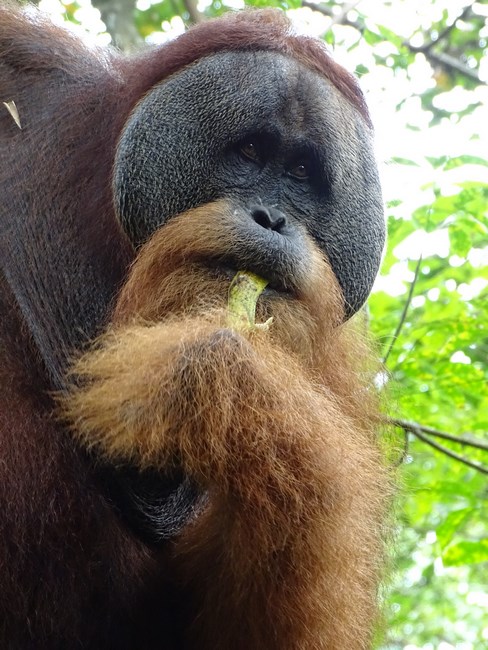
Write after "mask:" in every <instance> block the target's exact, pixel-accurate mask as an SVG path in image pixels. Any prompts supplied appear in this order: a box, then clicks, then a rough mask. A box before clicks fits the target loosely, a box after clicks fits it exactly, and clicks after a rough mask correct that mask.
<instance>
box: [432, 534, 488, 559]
mask: <svg viewBox="0 0 488 650" xmlns="http://www.w3.org/2000/svg"><path fill="white" fill-rule="evenodd" d="M442 561H443V562H444V564H445V565H446V566H461V565H463V564H479V563H480V562H488V538H486V539H482V540H480V541H479V542H470V541H465V542H459V543H458V544H453V545H452V546H449V547H448V548H447V550H446V551H445V552H444V553H443V555H442Z"/></svg>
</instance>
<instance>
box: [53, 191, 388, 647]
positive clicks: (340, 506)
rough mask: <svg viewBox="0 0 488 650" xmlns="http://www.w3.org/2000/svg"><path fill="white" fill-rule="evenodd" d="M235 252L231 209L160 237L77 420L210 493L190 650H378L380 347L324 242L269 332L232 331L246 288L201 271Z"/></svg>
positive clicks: (124, 295) (383, 488)
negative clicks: (366, 334) (233, 305)
mask: <svg viewBox="0 0 488 650" xmlns="http://www.w3.org/2000/svg"><path fill="white" fill-rule="evenodd" d="M235 239H236V238H235V235H234V228H233V215H232V209H231V207H229V206H228V204H226V203H224V202H216V203H213V204H210V205H206V206H203V207H200V208H197V209H195V210H191V211H189V212H187V213H185V214H182V215H180V216H179V217H176V218H174V219H172V220H171V221H170V222H169V223H168V224H167V225H165V226H164V227H162V228H161V229H160V230H159V231H158V232H156V233H155V234H154V236H153V237H152V239H151V240H150V241H149V242H148V243H147V244H146V246H145V247H144V248H143V249H142V250H141V251H140V253H139V256H138V258H137V260H136V262H135V264H134V266H133V268H132V270H131V273H130V277H129V279H128V281H127V283H126V285H125V287H124V288H123V290H122V292H121V295H120V297H119V300H118V304H117V306H116V309H115V313H114V318H113V326H112V328H111V329H110V331H109V332H108V333H107V334H106V335H104V336H103V337H102V338H101V339H100V340H99V341H98V342H97V344H96V346H95V347H94V349H93V350H92V351H91V352H89V353H87V354H86V355H85V356H84V357H82V358H81V359H80V360H79V361H78V362H77V363H76V364H75V366H74V370H73V372H74V374H75V375H76V376H77V377H78V387H77V388H73V389H72V391H71V394H70V395H69V396H68V397H67V399H66V401H65V402H64V405H63V408H64V412H65V414H66V415H67V416H68V417H69V420H70V421H71V423H72V425H73V430H74V432H75V434H76V436H77V437H78V439H79V440H81V442H82V443H83V444H84V445H86V446H88V447H93V448H95V449H96V452H97V454H99V455H101V456H103V457H105V458H106V459H108V460H109V461H111V462H114V463H117V462H130V463H132V464H134V465H137V466H139V467H140V468H156V469H159V470H161V471H163V472H167V471H168V469H171V468H174V467H175V466H176V467H178V468H181V469H182V470H183V472H184V473H185V474H186V475H187V476H189V477H191V478H192V479H193V480H194V481H195V482H196V483H197V484H199V485H200V486H201V488H202V490H205V491H207V493H208V495H209V500H208V505H207V506H206V508H205V510H204V511H203V512H202V513H201V514H200V515H199V516H198V517H197V519H196V520H195V521H194V522H192V523H191V524H189V525H188V526H187V527H186V529H185V530H184V531H183V533H182V534H181V535H180V536H179V537H178V538H177V539H175V540H174V543H173V545H174V552H173V563H174V566H175V567H176V572H177V574H178V576H179V581H180V586H181V588H182V590H183V593H184V594H185V601H186V604H187V606H188V611H189V614H188V616H189V621H188V627H187V637H186V645H185V647H186V648H189V649H198V650H231V649H232V650H315V649H317V650H319V649H320V650H325V649H327V650H354V649H366V648H369V647H370V644H371V635H372V627H373V625H374V622H375V620H376V617H377V599H378V598H377V589H378V583H379V575H380V567H381V565H382V562H383V547H384V544H383V528H384V521H385V513H386V510H387V506H388V502H389V496H390V493H391V489H390V480H389V477H388V473H387V471H386V469H385V467H384V463H383V459H382V453H381V450H380V446H379V443H378V440H377V429H378V415H377V413H378V410H377V404H376V398H375V395H374V389H373V388H372V384H371V378H372V375H371V372H368V368H367V367H366V366H365V361H366V359H367V355H365V351H364V345H363V344H362V342H361V340H360V339H361V337H360V336H359V334H358V332H357V331H356V330H355V329H354V326H353V325H351V324H350V323H346V324H342V322H343V314H344V311H343V302H342V297H341V292H340V289H339V287H338V284H337V281H336V279H335V277H334V274H333V273H332V271H331V270H330V267H329V265H328V264H327V262H326V261H325V260H324V259H323V258H322V256H321V255H320V254H319V253H318V251H317V249H316V248H315V247H314V245H313V244H312V243H311V242H310V243H309V247H310V262H309V268H308V269H307V270H304V271H303V276H304V277H303V278H300V279H299V282H298V285H299V286H298V291H297V295H296V297H294V298H291V297H290V296H286V295H281V294H280V295H277V294H274V295H273V294H271V293H270V294H269V295H266V293H265V294H263V295H262V296H261V297H260V299H259V302H258V315H257V319H258V321H263V320H266V319H267V318H268V317H269V316H273V323H272V325H271V327H270V329H269V330H268V331H259V330H251V331H240V332H236V331H234V330H232V329H230V328H229V326H228V314H227V311H226V304H227V292H228V288H229V281H228V279H223V278H222V277H218V275H217V274H213V273H212V272H210V271H209V270H208V269H207V268H205V266H203V264H202V261H203V260H205V259H208V258H209V257H213V258H215V257H218V256H219V254H224V253H225V252H226V250H228V247H229V246H232V245H236V244H235ZM162 641H163V640H162Z"/></svg>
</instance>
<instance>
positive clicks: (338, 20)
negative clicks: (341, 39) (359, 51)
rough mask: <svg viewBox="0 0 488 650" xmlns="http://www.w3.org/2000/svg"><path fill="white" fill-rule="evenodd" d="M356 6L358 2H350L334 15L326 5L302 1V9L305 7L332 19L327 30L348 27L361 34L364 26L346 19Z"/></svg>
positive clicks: (307, 0)
mask: <svg viewBox="0 0 488 650" xmlns="http://www.w3.org/2000/svg"><path fill="white" fill-rule="evenodd" d="M357 4H359V2H351V3H350V4H349V5H346V6H345V7H344V9H343V10H342V11H341V12H339V13H338V14H335V13H334V12H333V11H332V9H331V7H328V6H327V5H318V4H315V3H314V2H310V1H309V0H302V7H307V8H308V9H311V10H312V11H317V12H318V13H320V14H322V15H323V16H327V18H331V19H332V20H331V23H330V25H329V29H330V28H331V27H332V25H348V26H349V27H354V28H355V29H357V30H358V31H359V32H361V33H362V32H363V31H364V26H363V25H361V24H360V23H359V22H358V21H357V20H349V18H348V17H347V14H348V12H349V11H351V9H354V7H355V6H356V5H357Z"/></svg>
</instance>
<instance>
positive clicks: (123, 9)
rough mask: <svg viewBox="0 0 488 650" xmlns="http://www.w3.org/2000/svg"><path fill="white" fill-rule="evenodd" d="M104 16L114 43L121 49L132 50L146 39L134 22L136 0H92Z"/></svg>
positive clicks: (103, 18)
mask: <svg viewBox="0 0 488 650" xmlns="http://www.w3.org/2000/svg"><path fill="white" fill-rule="evenodd" d="M92 5H93V6H94V7H96V8H97V9H98V10H99V11H100V14H101V16H102V20H103V22H104V23H105V27H106V28H107V32H108V33H109V34H110V36H111V37H112V43H113V44H114V45H115V46H116V47H118V48H120V49H121V50H131V49H133V48H134V47H136V46H137V45H140V44H142V43H143V42H144V41H143V39H142V37H141V35H140V34H139V32H138V31H137V28H136V26H135V23H134V11H135V8H136V2H135V0H92Z"/></svg>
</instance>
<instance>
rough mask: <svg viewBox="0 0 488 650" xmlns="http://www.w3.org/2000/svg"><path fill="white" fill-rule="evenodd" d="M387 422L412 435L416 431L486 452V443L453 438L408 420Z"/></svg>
mask: <svg viewBox="0 0 488 650" xmlns="http://www.w3.org/2000/svg"><path fill="white" fill-rule="evenodd" d="M388 422H389V424H392V425H393V426H395V427H398V428H400V429H403V430H404V431H409V432H411V433H414V434H416V433H417V431H421V432H422V433H426V434H428V435H430V436H434V437H435V438H442V439H443V440H449V441H450V442H455V443H456V444H458V445H463V446H464V447H473V448H474V449H481V450H482V451H488V444H487V443H484V442H479V441H477V440H470V439H467V438H460V437H459V436H454V435H452V434H451V433H446V432H445V431H439V429H434V428H433V427H428V426H426V425H424V424H417V423H416V422H409V421H408V420H401V419H398V418H390V419H389V420H388Z"/></svg>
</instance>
